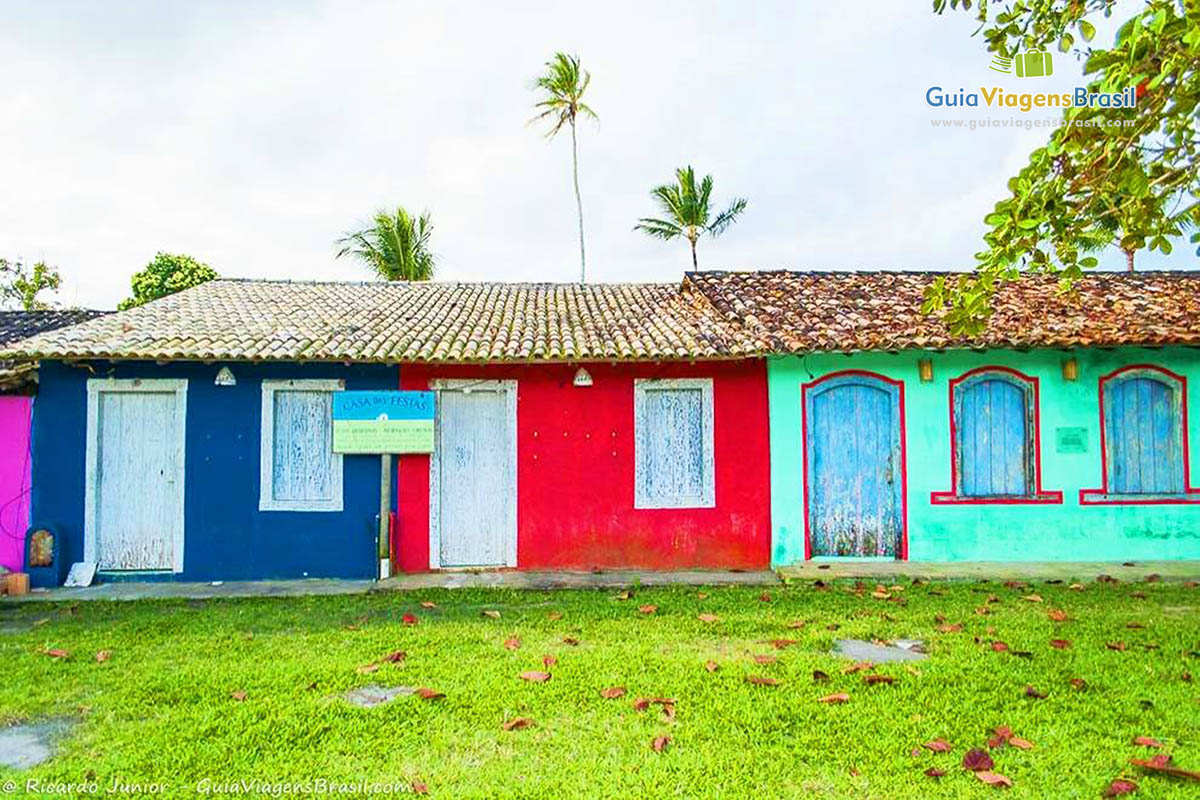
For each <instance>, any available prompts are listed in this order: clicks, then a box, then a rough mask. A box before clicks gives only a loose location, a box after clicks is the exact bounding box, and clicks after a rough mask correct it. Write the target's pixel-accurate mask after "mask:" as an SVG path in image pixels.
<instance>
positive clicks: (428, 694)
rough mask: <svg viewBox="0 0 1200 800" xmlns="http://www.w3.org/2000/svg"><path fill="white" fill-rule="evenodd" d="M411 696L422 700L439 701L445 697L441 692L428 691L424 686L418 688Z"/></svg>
mask: <svg viewBox="0 0 1200 800" xmlns="http://www.w3.org/2000/svg"><path fill="white" fill-rule="evenodd" d="M413 694H415V695H416V696H417V697H419V698H421V699H422V700H441V699H442V698H443V697H445V696H446V695H445V694H443V693H442V692H439V691H437V690H435V689H430V688H428V687H425V686H421V687H419V688H418V689H417V690H416V691H415V692H413Z"/></svg>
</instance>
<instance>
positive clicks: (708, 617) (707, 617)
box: [696, 614, 720, 622]
mask: <svg viewBox="0 0 1200 800" xmlns="http://www.w3.org/2000/svg"><path fill="white" fill-rule="evenodd" d="M696 619H698V620H700V621H701V622H716V621H717V620H718V619H720V617H718V616H717V615H716V614H701V615H700V616H698V617H696Z"/></svg>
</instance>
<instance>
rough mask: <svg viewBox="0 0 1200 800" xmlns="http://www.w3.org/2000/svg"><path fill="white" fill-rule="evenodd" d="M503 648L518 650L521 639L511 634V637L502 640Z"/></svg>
mask: <svg viewBox="0 0 1200 800" xmlns="http://www.w3.org/2000/svg"><path fill="white" fill-rule="evenodd" d="M504 649H505V650H520V649H521V640H520V639H518V638H517V637H516V636H511V637H509V638H507V639H505V640H504Z"/></svg>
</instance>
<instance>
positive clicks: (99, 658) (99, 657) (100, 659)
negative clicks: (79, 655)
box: [96, 650, 112, 664]
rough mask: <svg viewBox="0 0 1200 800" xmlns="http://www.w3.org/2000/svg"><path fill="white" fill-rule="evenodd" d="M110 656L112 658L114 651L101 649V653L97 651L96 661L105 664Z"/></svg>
mask: <svg viewBox="0 0 1200 800" xmlns="http://www.w3.org/2000/svg"><path fill="white" fill-rule="evenodd" d="M110 658H112V653H110V652H109V651H107V650H101V651H100V652H99V653H96V663H97V664H103V663H104V662H105V661H108V660H109V659H110Z"/></svg>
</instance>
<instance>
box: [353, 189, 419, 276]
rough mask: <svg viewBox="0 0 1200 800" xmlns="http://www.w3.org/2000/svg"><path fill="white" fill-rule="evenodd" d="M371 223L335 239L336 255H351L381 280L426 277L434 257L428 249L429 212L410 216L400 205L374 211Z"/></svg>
mask: <svg viewBox="0 0 1200 800" xmlns="http://www.w3.org/2000/svg"><path fill="white" fill-rule="evenodd" d="M373 222H374V224H373V225H372V226H371V227H369V228H365V229H363V230H360V231H354V232H351V233H348V234H346V235H344V236H343V237H341V238H340V239H338V240H337V241H336V244H338V245H340V249H339V250H338V253H337V257H338V258H341V257H342V256H347V255H351V256H354V257H356V258H357V259H358V260H359V261H361V262H363V263H364V264H366V265H367V266H368V267H369V268H370V269H371V271H372V272H374V273H375V274H377V275H378V276H379V277H381V278H383V279H384V280H390V281H394V280H404V281H427V280H430V279H432V278H433V273H434V268H435V266H436V257H435V256H434V255H433V253H432V252H431V251H430V249H429V243H430V238H431V236H432V233H433V222H432V219H431V217H430V216H429V212H424V213H422V214H421V215H420V216H419V217H414V216H413V215H412V214H410V213H409V212H408V211H407V210H405V209H404V208H402V207H401V208H397V209H396V210H395V211H394V212H388V211H379V212H376V214H375V218H374V220H373Z"/></svg>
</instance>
